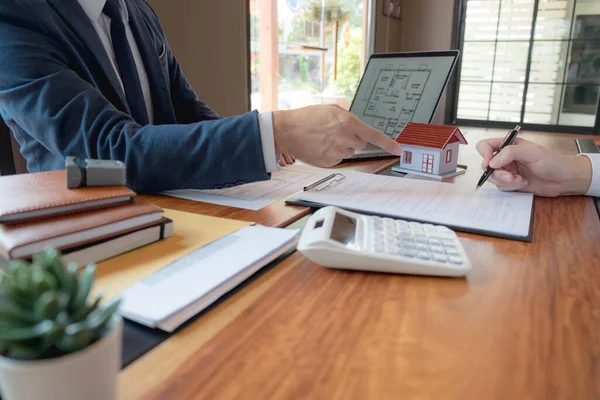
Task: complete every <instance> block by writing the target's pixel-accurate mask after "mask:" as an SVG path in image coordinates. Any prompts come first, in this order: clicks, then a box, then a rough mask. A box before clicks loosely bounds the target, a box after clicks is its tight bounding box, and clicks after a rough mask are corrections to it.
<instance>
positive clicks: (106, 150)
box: [0, 0, 401, 192]
mask: <svg viewBox="0 0 600 400" xmlns="http://www.w3.org/2000/svg"><path fill="white" fill-rule="evenodd" d="M0 115H1V116H2V118H3V119H4V120H5V121H6V123H7V124H8V126H9V127H10V128H11V129H12V131H13V134H14V135H15V138H16V140H17V141H18V142H19V144H20V146H21V153H22V154H23V156H24V157H25V158H26V159H27V166H28V169H29V171H32V172H35V171H44V170H52V169H61V168H63V167H64V159H65V157H66V156H69V155H73V156H78V157H81V158H95V159H115V160H122V161H124V162H125V163H126V165H127V171H128V182H129V185H130V186H131V187H132V188H133V189H135V190H138V191H143V192H156V191H161V190H167V189H182V188H197V189H203V188H219V187H226V186H231V185H238V184H243V183H246V182H252V181H258V180H266V179H269V177H270V172H273V171H275V170H276V169H277V162H276V155H277V154H285V153H292V154H294V156H296V157H297V158H298V159H300V160H304V161H306V162H308V163H310V164H313V165H317V166H323V167H327V166H331V165H334V164H336V163H338V162H339V161H341V160H342V159H344V158H346V157H349V156H351V155H352V154H353V153H354V150H355V149H359V148H362V147H364V146H365V144H366V143H367V142H371V143H374V144H376V145H378V146H380V147H382V148H383V149H385V150H387V151H389V152H390V153H394V154H400V152H401V149H400V147H399V145H398V144H397V143H396V142H394V141H393V140H391V139H389V138H388V137H386V136H385V135H384V134H383V133H381V132H379V131H378V130H376V129H374V128H371V127H369V126H367V125H365V124H363V123H361V122H360V121H359V120H358V119H357V118H356V117H354V116H353V115H352V114H350V113H348V112H347V111H344V110H342V109H340V108H339V107H335V106H313V107H306V108H303V109H299V110H290V111H276V112H273V113H260V114H259V113H257V112H256V111H254V112H250V113H247V114H244V115H240V116H235V117H229V118H221V117H219V116H218V115H217V113H215V112H214V111H213V110H211V109H210V108H209V107H208V106H207V105H206V104H204V103H203V102H202V101H200V100H199V99H198V96H197V95H196V93H195V92H194V90H193V89H192V87H191V86H190V84H189V82H188V81H187V79H186V78H185V76H184V74H183V72H182V70H181V68H180V66H179V64H178V63H177V60H176V59H175V57H174V56H173V54H172V52H171V50H170V48H169V46H168V44H167V41H166V39H165V36H164V33H163V31H162V29H161V26H160V23H159V20H158V17H157V15H156V14H155V13H154V11H153V10H152V8H151V7H150V6H149V5H148V4H147V3H146V2H145V1H143V0H1V1H0Z"/></svg>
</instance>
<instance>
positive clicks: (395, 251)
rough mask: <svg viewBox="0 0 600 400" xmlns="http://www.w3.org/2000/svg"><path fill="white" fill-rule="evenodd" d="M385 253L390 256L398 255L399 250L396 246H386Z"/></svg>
mask: <svg viewBox="0 0 600 400" xmlns="http://www.w3.org/2000/svg"><path fill="white" fill-rule="evenodd" d="M387 252H388V253H390V254H400V248H399V247H398V246H388V248H387Z"/></svg>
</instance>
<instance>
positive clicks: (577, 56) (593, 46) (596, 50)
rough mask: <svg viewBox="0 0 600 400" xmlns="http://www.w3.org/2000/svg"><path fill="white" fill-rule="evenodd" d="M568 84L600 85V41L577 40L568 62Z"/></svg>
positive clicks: (574, 42) (572, 46)
mask: <svg viewBox="0 0 600 400" xmlns="http://www.w3.org/2000/svg"><path fill="white" fill-rule="evenodd" d="M567 83H572V84H586V85H589V84H600V40H598V41H590V40H575V41H573V43H572V45H571V54H570V57H569V61H568V62H567Z"/></svg>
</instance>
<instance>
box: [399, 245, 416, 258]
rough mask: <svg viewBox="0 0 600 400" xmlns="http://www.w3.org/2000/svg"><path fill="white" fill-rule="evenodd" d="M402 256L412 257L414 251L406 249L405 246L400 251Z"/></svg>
mask: <svg viewBox="0 0 600 400" xmlns="http://www.w3.org/2000/svg"><path fill="white" fill-rule="evenodd" d="M400 254H402V255H403V256H404V257H408V258H413V257H414V256H415V252H414V251H413V250H410V249H407V248H406V247H405V248H403V249H402V250H401V251H400Z"/></svg>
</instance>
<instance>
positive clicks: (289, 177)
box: [163, 164, 331, 210]
mask: <svg viewBox="0 0 600 400" xmlns="http://www.w3.org/2000/svg"><path fill="white" fill-rule="evenodd" d="M329 174H331V171H330V170H327V169H324V168H317V167H312V166H309V165H303V164H295V165H289V166H287V167H282V168H281V169H280V170H279V171H277V172H274V173H272V174H271V179H269V180H267V181H260V182H253V183H247V184H245V185H239V186H233V187H229V188H223V189H213V190H194V189H189V190H173V191H169V192H165V193H163V194H166V195H168V196H173V197H180V198H184V199H188V200H194V201H203V202H206V203H212V204H220V205H223V206H229V207H237V208H244V209H246V210H260V209H261V208H263V207H266V206H268V205H270V204H273V203H275V202H276V201H279V200H282V199H285V198H287V197H289V196H291V195H293V194H294V193H296V192H298V191H300V190H302V188H303V187H305V186H306V185H309V184H311V183H313V182H315V181H319V180H321V179H323V178H324V177H327V176H328V175H329Z"/></svg>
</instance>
